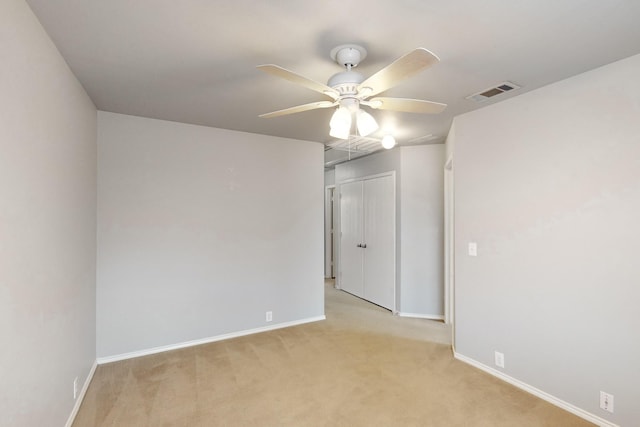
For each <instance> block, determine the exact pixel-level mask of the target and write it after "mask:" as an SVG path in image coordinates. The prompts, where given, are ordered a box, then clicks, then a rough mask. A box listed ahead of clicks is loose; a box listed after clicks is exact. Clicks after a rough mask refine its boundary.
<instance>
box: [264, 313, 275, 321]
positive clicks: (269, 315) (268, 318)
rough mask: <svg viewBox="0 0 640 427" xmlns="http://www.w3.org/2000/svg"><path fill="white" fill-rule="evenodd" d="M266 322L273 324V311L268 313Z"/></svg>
mask: <svg viewBox="0 0 640 427" xmlns="http://www.w3.org/2000/svg"><path fill="white" fill-rule="evenodd" d="M265 320H266V321H267V322H271V321H272V320H273V312H272V311H267V314H266V316H265Z"/></svg>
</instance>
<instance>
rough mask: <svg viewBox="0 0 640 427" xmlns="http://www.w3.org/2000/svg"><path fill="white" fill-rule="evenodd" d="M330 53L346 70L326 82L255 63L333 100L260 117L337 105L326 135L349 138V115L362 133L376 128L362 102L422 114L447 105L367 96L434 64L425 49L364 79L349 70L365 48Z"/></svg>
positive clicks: (351, 46)
mask: <svg viewBox="0 0 640 427" xmlns="http://www.w3.org/2000/svg"><path fill="white" fill-rule="evenodd" d="M330 56H331V59H333V60H334V61H335V62H337V63H338V64H339V65H341V66H342V67H344V68H345V70H344V71H342V72H339V73H336V74H334V75H333V76H331V77H330V78H329V80H328V83H327V85H324V84H322V83H319V82H316V81H314V80H311V79H308V78H306V77H303V76H301V75H299V74H296V73H294V72H293V71H289V70H286V69H284V68H282V67H279V66H277V65H274V64H267V65H260V66H258V69H260V70H262V71H265V72H267V73H269V74H272V75H274V76H276V77H280V78H283V79H285V80H289V81H290V82H292V83H296V84H298V85H301V86H303V87H306V88H307V89H311V90H313V91H315V92H318V93H321V94H323V95H324V96H327V97H329V98H331V99H332V101H320V102H314V103H310V104H304V105H299V106H296V107H290V108H286V109H283V110H278V111H274V112H272V113H266V114H261V115H260V117H267V118H268V117H277V116H281V115H285V114H294V113H299V112H302V111H308V110H314V109H319V108H331V107H337V108H336V110H335V112H334V113H333V115H332V116H331V120H330V122H329V128H330V131H329V135H330V136H332V137H334V138H340V139H348V138H349V135H350V133H351V127H352V124H353V118H352V116H355V122H356V128H357V130H358V133H359V134H360V135H361V136H367V135H370V134H371V133H373V132H375V131H376V130H377V129H378V124H377V123H376V120H375V119H374V118H373V116H372V115H371V114H369V113H367V112H366V111H364V110H362V109H361V108H360V107H361V105H362V106H366V107H369V108H373V109H380V110H391V111H402V112H410V113H423V114H435V113H439V112H441V111H442V110H443V109H444V108H445V107H446V105H445V104H441V103H438V102H432V101H425V100H420V99H407V98H388V97H378V98H372V99H369V98H370V97H372V96H375V95H377V94H379V93H381V92H384V91H386V90H387V89H390V88H391V87H393V86H396V85H397V84H399V83H400V82H401V81H402V80H405V79H407V78H409V77H411V76H413V75H414V74H416V73H418V72H419V71H422V70H423V69H425V68H427V67H429V66H431V65H433V64H435V63H437V62H438V61H439V59H438V57H437V56H436V55H434V54H433V53H431V52H429V51H428V50H427V49H424V48H417V49H414V50H412V51H411V52H409V53H408V54H406V55H404V56H402V57H401V58H399V59H397V60H396V61H394V62H393V63H391V64H389V65H387V66H386V67H385V68H383V69H381V70H380V71H378V72H377V73H375V74H373V75H372V76H370V77H369V78H366V79H365V78H364V76H363V75H362V74H360V73H358V72H356V71H353V70H352V68H355V67H357V66H358V64H359V63H360V61H362V60H363V59H364V58H366V56H367V50H366V49H365V48H364V47H362V46H359V45H355V44H345V45H340V46H337V47H335V48H333V49H332V50H331V52H330ZM387 137H389V138H391V140H393V144H392V145H391V147H389V148H392V147H393V146H395V139H394V138H393V137H392V136H391V135H386V136H385V138H387ZM389 138H387V140H386V143H387V145H389V144H391V140H389ZM383 141H384V138H383ZM383 145H384V144H383ZM385 148H387V147H385Z"/></svg>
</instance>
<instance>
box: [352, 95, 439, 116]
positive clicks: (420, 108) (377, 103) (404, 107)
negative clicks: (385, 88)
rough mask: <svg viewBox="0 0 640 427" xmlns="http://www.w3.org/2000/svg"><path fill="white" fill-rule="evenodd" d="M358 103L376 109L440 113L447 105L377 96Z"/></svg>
mask: <svg viewBox="0 0 640 427" xmlns="http://www.w3.org/2000/svg"><path fill="white" fill-rule="evenodd" d="M360 103H361V104H363V105H367V106H369V107H371V108H374V109H377V110H393V111H404V112H406V113H423V114H437V113H441V112H442V111H443V110H444V109H445V108H446V107H447V104H441V103H439V102H433V101H425V100H422V99H408V98H386V97H377V98H372V99H369V100H367V101H361V102H360Z"/></svg>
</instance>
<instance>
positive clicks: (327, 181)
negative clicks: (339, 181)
mask: <svg viewBox="0 0 640 427" xmlns="http://www.w3.org/2000/svg"><path fill="white" fill-rule="evenodd" d="M335 183H336V170H335V169H329V170H325V171H324V185H325V187H326V186H327V185H335Z"/></svg>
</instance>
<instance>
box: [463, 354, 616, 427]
mask: <svg viewBox="0 0 640 427" xmlns="http://www.w3.org/2000/svg"><path fill="white" fill-rule="evenodd" d="M453 357H455V358H456V359H458V360H460V361H462V362H464V363H467V364H469V365H471V366H473V367H475V368H478V369H480V370H482V371H484V372H486V373H488V374H490V375H493V376H494V377H496V378H499V379H501V380H503V381H506V382H508V383H509V384H511V385H514V386H516V387H518V388H519V389H521V390H524V391H526V392H527V393H530V394H533V395H534V396H537V397H539V398H540V399H542V400H546V401H547V402H549V403H551V404H552V405H555V406H557V407H559V408H562V409H564V410H565V411H568V412H571V413H572V414H574V415H577V416H578V417H580V418H582V419H585V420H587V421H589V422H592V423H594V424H595V425H598V426H600V427H620V426H618V425H617V424H613V423H611V422H609V421H607V420H605V419H603V418H600V417H599V416H597V415H594V414H592V413H590V412H587V411H585V410H583V409H581V408H578V407H577V406H574V405H572V404H571V403H568V402H565V401H564V400H562V399H558V398H557V397H555V396H552V395H550V394H549V393H546V392H544V391H542V390H539V389H537V388H535V387H533V386H531V385H529V384H526V383H523V382H522V381H520V380H517V379H515V378H513V377H510V376H509V375H507V374H505V373H504V372H501V371H498V370H496V369H493V368H491V367H489V366H487V365H484V364H482V363H480V362H478V361H476V360H473V359H471V358H469V357H466V356H463V355H462V354H460V353H456V352H454V353H453Z"/></svg>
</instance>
